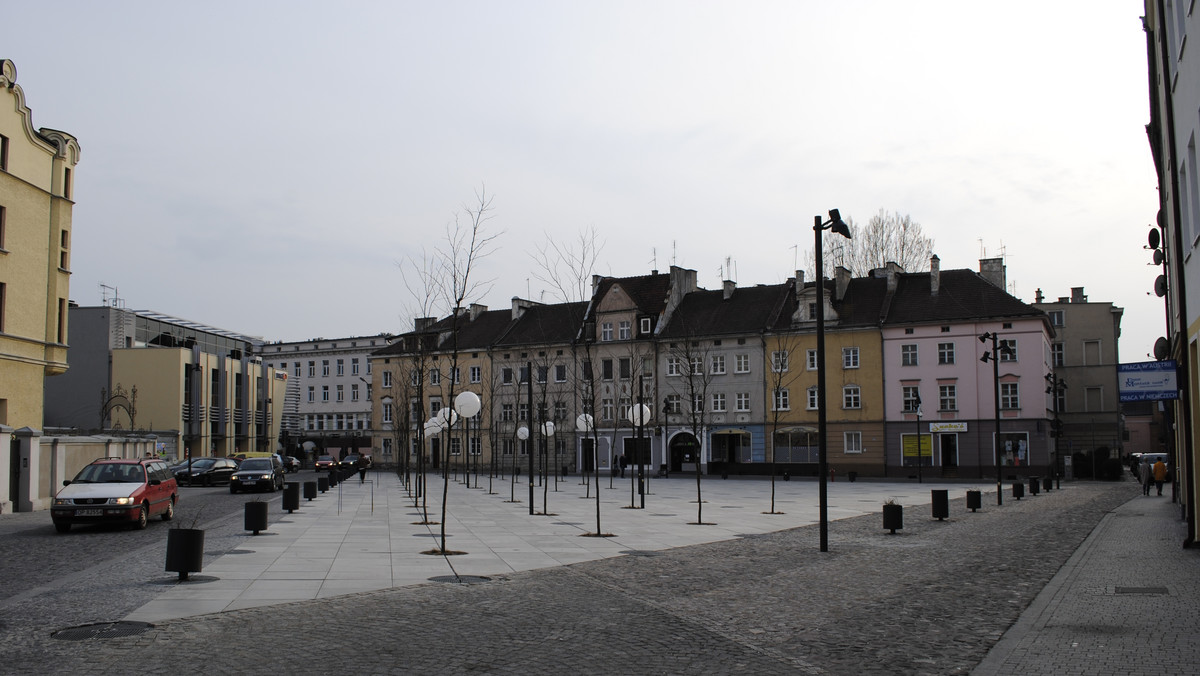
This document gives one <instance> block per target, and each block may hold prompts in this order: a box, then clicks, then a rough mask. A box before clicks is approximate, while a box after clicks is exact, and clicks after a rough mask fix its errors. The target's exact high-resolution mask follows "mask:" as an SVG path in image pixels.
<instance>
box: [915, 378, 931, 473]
mask: <svg viewBox="0 0 1200 676" xmlns="http://www.w3.org/2000/svg"><path fill="white" fill-rule="evenodd" d="M923 415H924V413H923V412H922V411H921V393H920V392H918V393H917V483H922V480H921V465H923V464H925V463H924V460H925V457H924V454H923V451H922V450H921V416H923ZM929 450H930V451H933V449H929Z"/></svg>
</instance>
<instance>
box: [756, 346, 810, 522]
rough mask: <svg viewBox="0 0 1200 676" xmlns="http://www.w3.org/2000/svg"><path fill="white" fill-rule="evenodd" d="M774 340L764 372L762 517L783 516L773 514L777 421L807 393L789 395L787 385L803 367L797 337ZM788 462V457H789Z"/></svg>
mask: <svg viewBox="0 0 1200 676" xmlns="http://www.w3.org/2000/svg"><path fill="white" fill-rule="evenodd" d="M775 338H776V340H775V342H774V344H773V348H774V349H773V350H772V351H771V354H770V355H769V357H770V362H769V363H770V367H769V368H768V369H767V373H766V377H767V385H768V390H769V391H768V396H769V397H770V402H769V404H768V406H769V408H768V409H767V410H769V411H770V412H771V456H770V460H769V462H770V466H771V510H770V511H768V512H765V513H766V514H783V512H779V511H776V510H775V475H776V473H777V472H776V462H778V458H779V441H780V438H781V436H780V435H781V432H780V429H779V419H780V417H781V416H782V415H783V412H784V411H787V410H790V408H791V407H792V406H794V405H798V404H799V405H803V404H800V402H803V401H804V400H803V399H798V397H799V396H807V393H802V392H792V390H791V385H792V384H793V383H794V382H796V381H797V380H798V377H797V372H799V371H802V370H803V365H797V360H798V359H799V358H800V357H801V353H800V349H799V343H800V341H799V337H798V336H797V335H796V334H794V333H790V332H789V333H780V334H777V335H776V336H775ZM788 440H789V442H788V451H789V453H790V452H791V447H792V445H791V441H790V440H791V433H790V432H789V434H788ZM789 460H790V457H789Z"/></svg>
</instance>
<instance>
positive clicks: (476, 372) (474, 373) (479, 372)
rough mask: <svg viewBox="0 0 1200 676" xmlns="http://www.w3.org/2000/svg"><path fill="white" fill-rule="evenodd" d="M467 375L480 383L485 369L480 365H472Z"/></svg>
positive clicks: (474, 381) (475, 382) (472, 381)
mask: <svg viewBox="0 0 1200 676" xmlns="http://www.w3.org/2000/svg"><path fill="white" fill-rule="evenodd" d="M467 377H468V378H470V379H471V383H472V384H474V385H478V384H479V383H480V382H482V381H483V369H482V368H480V367H478V366H472V367H470V368H469V369H467Z"/></svg>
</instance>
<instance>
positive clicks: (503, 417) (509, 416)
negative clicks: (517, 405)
mask: <svg viewBox="0 0 1200 676" xmlns="http://www.w3.org/2000/svg"><path fill="white" fill-rule="evenodd" d="M512 421H513V405H512V404H500V422H512Z"/></svg>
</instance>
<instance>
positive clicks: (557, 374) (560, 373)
mask: <svg viewBox="0 0 1200 676" xmlns="http://www.w3.org/2000/svg"><path fill="white" fill-rule="evenodd" d="M554 382H556V383H565V382H567V365H566V364H555V365H554Z"/></svg>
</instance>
